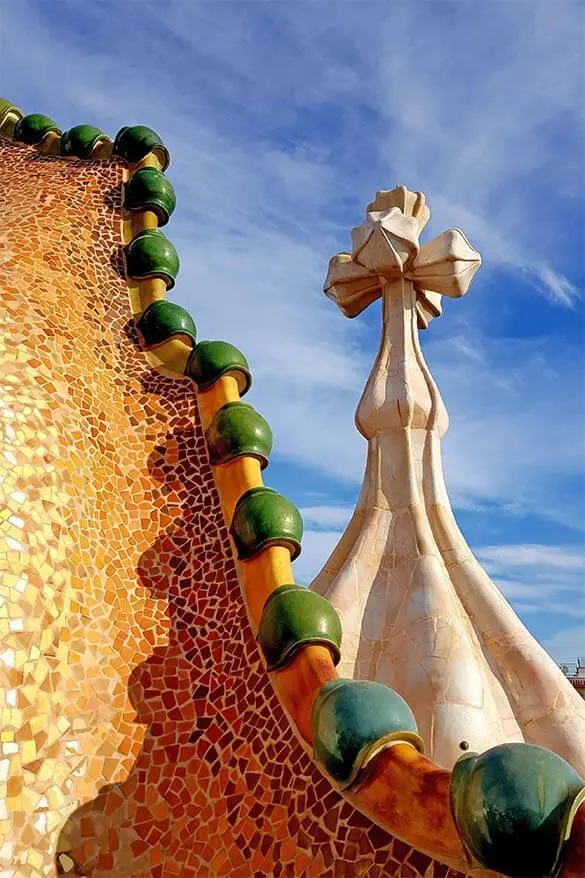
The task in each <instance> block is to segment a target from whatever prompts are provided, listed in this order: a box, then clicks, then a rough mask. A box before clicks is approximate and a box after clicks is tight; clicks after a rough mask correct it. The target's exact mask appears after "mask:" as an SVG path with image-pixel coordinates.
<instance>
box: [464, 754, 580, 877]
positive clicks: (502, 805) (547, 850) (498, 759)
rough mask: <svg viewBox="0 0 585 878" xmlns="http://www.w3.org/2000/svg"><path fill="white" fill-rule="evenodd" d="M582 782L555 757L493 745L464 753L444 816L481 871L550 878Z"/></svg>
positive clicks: (558, 757) (554, 869)
mask: <svg viewBox="0 0 585 878" xmlns="http://www.w3.org/2000/svg"><path fill="white" fill-rule="evenodd" d="M584 786H585V782H584V781H583V779H582V778H580V777H579V775H578V774H577V772H576V771H575V770H574V769H573V768H572V767H571V766H570V765H569V763H568V762H565V760H564V759H562V758H561V757H560V756H557V755H556V753H552V752H551V751H550V750H546V749H544V748H543V747H536V746H535V745H533V744H520V743H515V744H500V745H499V746H497V747H492V749H491V750H486V752H485V753H482V754H481V755H480V756H478V755H477V753H467V754H466V755H465V756H462V757H461V758H460V759H459V760H458V761H457V762H456V763H455V765H454V767H453V771H452V774H451V788H450V799H451V810H452V813H453V818H454V820H455V825H456V826H457V831H458V832H459V835H460V836H461V839H462V841H463V844H464V845H465V847H466V848H467V850H468V851H469V852H470V853H471V854H472V856H474V857H475V859H476V860H477V861H478V863H480V864H481V865H482V866H484V867H485V868H487V869H493V870H494V871H496V872H502V873H503V874H504V875H507V876H510V878H549V876H552V875H556V874H557V870H558V868H559V865H560V858H561V848H562V845H563V841H564V839H565V838H566V835H567V829H568V828H570V824H571V823H572V820H573V817H574V815H575V812H576V810H577V808H578V806H579V804H580V803H581V801H582V800H583V799H584V798H585V789H584Z"/></svg>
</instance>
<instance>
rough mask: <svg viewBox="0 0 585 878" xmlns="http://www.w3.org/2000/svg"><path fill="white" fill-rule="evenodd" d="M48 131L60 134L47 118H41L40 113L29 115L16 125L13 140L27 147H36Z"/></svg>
mask: <svg viewBox="0 0 585 878" xmlns="http://www.w3.org/2000/svg"><path fill="white" fill-rule="evenodd" d="M49 131H54V132H55V134H61V129H60V128H59V127H58V125H57V123H56V122H54V121H53V119H50V118H49V116H43V115H41V113H30V114H29V115H28V116H24V117H23V118H22V119H20V121H19V122H17V123H16V127H15V128H14V139H15V140H19V141H20V142H21V143H26V144H28V145H29V146H36V145H37V144H38V143H40V142H41V140H42V139H43V137H45V135H47V134H48V133H49Z"/></svg>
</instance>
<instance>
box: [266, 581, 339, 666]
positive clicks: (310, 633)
mask: <svg viewBox="0 0 585 878" xmlns="http://www.w3.org/2000/svg"><path fill="white" fill-rule="evenodd" d="M258 643H259V644H260V648H261V649H262V653H263V655H264V658H265V659H266V666H267V669H268V670H269V671H276V670H278V669H279V668H284V667H286V665H288V664H289V662H291V661H292V659H293V658H294V656H295V655H296V653H297V652H298V651H299V649H301V648H302V647H303V646H306V645H307V644H309V643H317V644H320V645H321V646H326V647H327V649H328V650H329V652H330V653H331V657H332V658H333V662H334V663H335V664H338V663H339V659H340V657H341V655H340V652H339V648H340V646H341V622H340V621H339V616H338V615H337V613H336V612H335V610H334V609H333V607H332V606H331V604H330V603H329V601H328V600H326V599H325V598H324V597H322V596H321V595H319V594H315V592H313V591H309V589H308V588H303V586H302V585H281V586H280V587H279V588H277V589H275V590H274V591H273V592H272V594H271V595H270V597H269V598H268V600H267V601H266V603H265V604H264V610H263V611H262V618H261V619H260V625H259V627H258Z"/></svg>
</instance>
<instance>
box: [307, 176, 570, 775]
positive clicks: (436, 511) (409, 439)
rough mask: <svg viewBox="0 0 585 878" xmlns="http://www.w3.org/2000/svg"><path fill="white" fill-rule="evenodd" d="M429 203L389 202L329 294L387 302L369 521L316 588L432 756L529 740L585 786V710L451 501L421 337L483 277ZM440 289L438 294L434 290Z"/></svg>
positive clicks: (392, 198)
mask: <svg viewBox="0 0 585 878" xmlns="http://www.w3.org/2000/svg"><path fill="white" fill-rule="evenodd" d="M428 218H429V211H428V208H427V206H426V204H425V200H424V196H423V195H422V194H421V193H412V192H408V190H406V189H405V187H402V186H401V187H397V188H396V189H393V190H391V191H384V192H379V193H378V194H377V196H376V200H375V201H374V202H373V203H372V204H370V205H369V206H368V212H367V217H366V221H365V223H363V225H362V226H360V227H358V228H357V229H354V230H353V233H352V240H353V250H352V253H351V254H346V253H342V254H339V255H338V256H336V257H334V258H333V259H332V260H331V263H330V267H329V273H328V277H327V280H326V284H325V292H326V293H327V295H328V296H329V297H330V298H332V299H333V300H334V301H335V302H336V303H337V304H338V305H339V307H340V309H341V310H342V312H343V313H344V314H345V315H346V316H348V317H354V316H356V315H357V314H359V313H360V312H361V311H362V310H363V309H364V308H365V307H366V306H367V305H368V304H370V303H371V302H372V301H374V299H376V298H379V297H381V298H382V303H383V329H382V340H381V344H380V349H379V352H378V356H377V358H376V362H375V364H374V368H373V370H372V373H371V375H370V377H369V379H368V382H367V384H366V387H365V390H364V393H363V395H362V398H361V400H360V403H359V405H358V408H357V412H356V425H357V428H358V430H359V431H360V433H362V435H363V436H364V437H365V438H366V439H367V441H368V456H367V463H366V472H365V476H364V484H363V488H362V492H361V495H360V499H359V501H358V505H357V507H356V511H355V513H354V515H353V517H352V519H351V521H350V523H349V525H348V527H347V529H346V531H345V533H344V534H343V536H342V537H341V539H340V541H339V543H338V545H337V547H336V548H335V550H334V552H333V553H332V555H331V557H330V558H329V560H328V562H327V563H326V565H325V567H324V568H323V570H322V571H321V572H320V573H319V575H318V576H317V577H316V579H315V581H314V582H313V583H312V585H311V588H312V589H313V590H315V591H317V592H319V593H320V594H324V595H326V596H327V598H328V599H329V600H330V601H331V602H332V604H333V606H334V607H335V608H336V609H337V610H338V612H339V614H340V616H341V619H342V624H343V635H344V642H343V644H342V661H341V666H340V673H341V674H342V675H344V676H350V677H356V678H359V679H371V680H378V681H380V682H383V683H386V684H387V685H389V686H391V687H392V688H393V689H395V690H396V691H398V692H399V693H400V694H401V695H402V696H403V697H404V698H405V699H406V700H407V701H408V703H409V705H410V707H411V708H412V710H413V711H414V714H415V716H416V719H417V722H418V725H419V731H420V734H421V736H422V738H423V739H424V741H425V745H426V748H427V753H428V755H430V756H432V757H433V758H434V759H435V760H436V761H437V762H439V763H441V764H442V765H444V766H446V767H450V766H451V765H452V764H453V763H454V762H455V760H456V759H457V758H458V756H459V755H461V752H462V750H463V749H465V748H467V747H470V748H471V749H472V750H476V751H483V750H485V749H487V748H489V747H491V746H494V745H495V744H499V743H503V742H505V741H522V740H525V741H528V742H531V743H535V744H540V745H541V746H545V747H548V748H549V749H551V750H553V751H555V752H557V753H559V754H560V755H561V756H563V757H564V758H565V759H567V761H569V762H571V763H572V764H573V765H574V766H575V768H576V769H577V770H578V771H580V772H581V773H583V774H585V704H584V702H583V701H582V699H581V698H580V697H579V696H578V695H577V693H576V692H575V691H574V690H573V688H572V686H571V685H570V684H569V683H568V682H567V681H566V679H565V677H564V675H563V674H562V672H561V671H560V669H559V668H557V666H556V665H555V663H554V662H553V661H552V659H551V658H550V657H549V656H548V655H547V653H546V652H545V651H544V650H543V649H542V647H541V646H540V645H539V644H538V643H537V642H536V641H535V640H534V638H533V637H532V636H531V635H530V633H529V632H528V631H527V630H526V629H525V628H524V626H523V625H522V623H521V622H520V620H519V619H518V617H517V616H516V614H515V613H514V611H513V610H512V608H511V607H510V606H509V604H508V603H507V602H506V600H505V599H504V598H503V596H502V595H501V594H500V592H499V590H498V589H497V587H496V586H495V585H494V584H493V583H492V582H491V580H490V579H489V577H488V576H487V574H486V573H485V572H484V571H483V570H482V568H481V566H480V565H479V563H478V562H477V560H476V559H475V558H474V557H473V555H472V553H471V551H470V549H469V548H468V546H467V544H466V542H465V539H464V537H463V536H462V534H461V532H460V531H459V529H458V527H457V524H456V522H455V519H454V516H453V513H452V511H451V507H450V505H449V500H448V497H447V493H446V489H445V485H444V480H443V473H442V466H441V458H440V441H441V439H442V437H443V436H444V434H445V432H446V430H447V427H448V417H447V412H446V410H445V406H444V404H443V401H442V399H441V396H440V394H439V391H438V389H437V386H436V384H435V382H434V380H433V378H432V376H431V374H430V372H429V369H428V366H427V365H426V363H425V361H424V358H423V355H422V352H421V349H420V344H419V338H418V330H419V328H426V327H427V326H428V324H429V322H430V320H432V319H433V317H435V316H438V315H439V314H440V313H441V296H442V295H449V296H451V297H457V296H461V295H463V294H464V293H465V292H466V291H467V289H468V287H469V284H470V282H471V280H472V278H473V275H474V273H475V271H476V270H477V268H478V267H479V265H480V257H479V254H478V253H477V252H476V251H475V250H474V249H473V247H471V245H470V244H469V242H468V241H467V240H466V238H465V236H464V235H463V234H462V233H461V232H459V231H458V230H451V231H449V232H444V233H443V234H442V235H440V236H438V238H436V239H434V240H433V241H431V242H430V243H428V244H424V245H422V246H420V245H419V242H418V237H419V235H420V232H421V231H422V228H423V227H424V225H425V224H426V222H427V221H428ZM429 288H430V289H429Z"/></svg>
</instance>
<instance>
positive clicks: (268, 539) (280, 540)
mask: <svg viewBox="0 0 585 878" xmlns="http://www.w3.org/2000/svg"><path fill="white" fill-rule="evenodd" d="M230 534H231V535H232V538H233V540H234V543H235V545H236V549H237V551H238V558H239V559H240V560H245V559H247V558H252V557H253V556H254V555H256V554H257V553H258V552H260V551H261V550H262V549H264V548H266V547H267V546H284V547H286V548H287V549H288V550H289V551H290V553H291V557H292V560H293V561H294V559H295V558H298V556H299V555H300V553H301V540H302V538H303V520H302V518H301V516H300V514H299V511H298V509H297V508H296V507H295V506H294V505H293V504H292V503H291V502H290V500H287V499H286V497H283V496H282V495H281V494H277V493H276V491H273V490H272V488H265V487H258V488H250V490H249V491H246V493H245V494H242V496H241V497H240V499H239V500H238V503H237V505H236V508H235V511H234V517H233V519H232V523H231V526H230Z"/></svg>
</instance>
